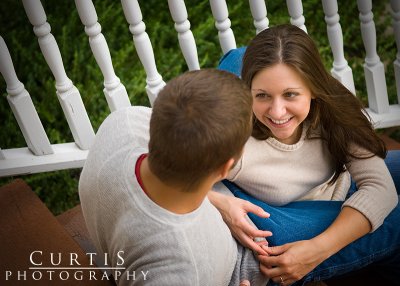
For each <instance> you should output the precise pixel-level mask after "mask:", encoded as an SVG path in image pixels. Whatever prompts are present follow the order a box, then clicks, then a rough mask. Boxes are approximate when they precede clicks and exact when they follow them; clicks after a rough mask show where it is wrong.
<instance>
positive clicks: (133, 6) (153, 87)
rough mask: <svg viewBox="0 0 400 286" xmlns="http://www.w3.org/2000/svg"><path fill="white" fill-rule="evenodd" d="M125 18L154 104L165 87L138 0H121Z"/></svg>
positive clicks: (151, 101)
mask: <svg viewBox="0 0 400 286" xmlns="http://www.w3.org/2000/svg"><path fill="white" fill-rule="evenodd" d="M121 2H122V8H123V10H124V14H125V18H126V20H127V22H128V23H129V31H130V32H131V34H132V35H133V41H134V43H135V47H136V52H137V54H138V56H139V59H140V61H141V63H142V65H143V67H144V69H145V71H146V75H147V77H146V83H147V85H146V91H147V95H148V97H149V100H150V103H151V104H153V102H154V100H155V99H156V97H157V94H158V93H159V92H160V90H161V89H162V88H163V87H164V86H165V82H164V81H163V79H162V77H161V75H160V74H159V73H158V71H157V67H156V61H155V59H154V52H153V47H152V46H151V42H150V39H149V35H147V33H146V25H145V24H144V22H143V21H142V19H143V17H142V12H141V10H140V7H139V3H138V1H137V0H121Z"/></svg>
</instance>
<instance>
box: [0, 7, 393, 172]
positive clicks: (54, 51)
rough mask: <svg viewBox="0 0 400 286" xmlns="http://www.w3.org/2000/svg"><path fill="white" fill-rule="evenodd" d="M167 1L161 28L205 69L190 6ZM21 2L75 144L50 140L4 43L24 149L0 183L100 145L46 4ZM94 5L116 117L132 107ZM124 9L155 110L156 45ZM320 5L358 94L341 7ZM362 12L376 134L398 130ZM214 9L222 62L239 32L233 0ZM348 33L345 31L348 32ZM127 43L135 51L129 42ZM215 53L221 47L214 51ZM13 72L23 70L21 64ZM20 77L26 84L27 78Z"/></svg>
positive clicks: (8, 156) (339, 74) (296, 14)
mask: <svg viewBox="0 0 400 286" xmlns="http://www.w3.org/2000/svg"><path fill="white" fill-rule="evenodd" d="M164 1H168V7H169V9H170V14H171V16H172V20H173V21H169V22H167V23H160V24H161V25H164V26H167V25H169V26H170V28H171V31H172V33H173V34H176V33H177V34H178V41H179V46H180V49H181V52H182V55H183V57H184V58H185V61H186V64H187V66H188V69H189V70H193V69H199V68H201V66H200V63H202V61H201V57H200V58H199V55H198V51H200V49H198V46H196V40H195V35H196V33H195V28H196V25H197V23H195V22H193V27H191V23H190V21H189V20H190V19H189V18H190V17H189V15H190V10H189V5H186V4H185V1H184V0H164ZM22 3H23V6H24V8H25V11H26V14H27V16H28V19H29V21H30V22H31V24H32V25H33V27H34V28H33V30H34V34H35V35H36V36H37V37H38V42H39V46H40V49H41V51H42V54H43V56H44V58H45V60H46V62H47V64H48V66H49V68H50V70H51V72H52V74H53V76H54V78H55V83H56V85H55V86H56V94H57V97H58V99H59V101H60V105H61V107H62V109H63V111H64V114H65V117H66V120H67V122H68V125H69V128H70V130H71V132H72V135H73V138H74V142H68V143H61V144H51V143H50V141H51V140H49V138H48V137H47V135H46V132H45V128H44V127H43V125H42V123H41V121H40V118H39V116H40V112H39V115H38V112H37V111H36V109H35V106H34V103H33V102H34V101H32V99H31V96H30V94H29V92H28V91H27V90H26V89H25V87H24V84H23V83H22V82H20V80H19V79H18V77H17V74H18V72H19V71H18V70H14V65H13V63H12V59H11V58H14V59H18V57H17V56H15V57H14V56H13V47H12V46H10V43H9V48H10V50H8V49H7V46H6V44H5V42H4V41H3V39H2V38H1V37H0V73H1V74H2V76H3V77H4V79H5V82H6V85H7V93H8V96H7V99H8V102H9V104H10V106H11V110H12V112H13V114H14V115H15V117H16V120H17V123H18V125H19V129H20V130H21V132H22V134H23V136H24V138H25V141H26V147H23V148H5V146H1V147H3V148H0V177H4V176H11V175H18V174H27V173H37V172H47V171H54V170H61V169H68V168H80V167H82V166H83V163H84V161H85V159H86V156H87V153H88V150H89V148H90V146H91V144H92V142H93V140H94V130H93V128H92V125H91V123H90V120H89V117H88V114H87V112H86V110H85V106H84V105H83V101H82V98H81V96H80V93H79V91H78V89H77V88H76V87H75V85H74V84H73V83H72V81H71V80H70V78H68V76H67V71H65V69H64V64H63V60H62V58H61V53H60V50H59V47H58V44H57V42H56V40H55V38H54V36H53V35H52V33H51V28H50V24H49V23H48V22H47V16H46V14H45V11H44V8H43V6H42V4H41V2H40V0H23V1H22ZM94 3H96V2H95V1H94V2H92V0H75V5H76V9H77V11H78V14H79V18H80V20H81V22H82V24H83V25H84V29H85V33H86V35H87V36H88V38H89V45H90V48H91V50H92V53H93V56H94V58H95V60H96V62H97V64H98V66H99V68H100V70H101V72H102V74H103V77H104V82H103V85H104V90H103V91H104V94H105V97H106V100H107V103H108V106H109V108H110V110H111V111H113V110H116V109H119V108H124V107H126V106H129V105H130V100H129V97H128V93H127V90H126V88H125V86H124V84H123V83H122V82H121V80H120V79H119V78H118V77H117V75H116V73H115V71H114V67H113V65H112V59H111V53H110V50H109V47H108V44H107V41H106V37H105V35H106V32H104V33H105V34H104V35H103V33H102V29H101V25H100V22H99V19H98V16H97V12H96V8H95V6H94ZM228 4H230V3H228ZM284 4H285V2H282V5H284ZM121 5H122V9H123V13H124V15H125V18H126V22H127V23H128V24H126V26H125V28H126V32H127V33H130V34H131V35H132V38H133V43H134V47H135V50H136V53H137V55H138V57H139V60H140V62H141V64H142V66H143V68H144V71H145V73H146V86H145V87H144V88H145V89H146V92H147V95H148V98H149V100H150V104H152V103H153V102H154V100H155V98H156V96H157V95H158V93H159V91H160V90H161V89H162V88H163V87H164V86H165V82H164V80H163V77H162V76H161V74H160V73H159V72H158V67H157V65H156V58H155V53H154V51H153V46H152V42H151V41H150V38H149V35H148V33H147V32H146V25H145V21H144V20H143V16H142V11H141V7H140V5H139V1H138V0H121ZM321 5H322V8H323V12H324V14H325V23H326V28H327V38H328V40H329V43H330V47H331V52H332V59H333V65H332V69H331V73H332V75H333V76H334V77H335V78H337V79H338V80H339V81H341V82H342V83H343V84H344V85H345V86H346V87H347V88H348V89H349V90H351V91H352V92H353V93H355V92H356V89H355V87H354V79H353V72H354V71H355V70H356V69H355V68H354V67H353V65H351V66H352V67H353V71H352V68H351V67H350V65H349V63H348V61H347V60H351V59H350V58H347V59H346V48H345V45H346V43H343V31H342V26H341V25H340V15H339V11H340V9H339V8H341V7H338V3H337V1H335V0H322V4H321ZM143 7H144V6H143ZM357 7H358V10H359V20H360V26H361V35H362V40H363V43H364V46H365V65H364V70H365V71H364V74H363V75H357V76H365V81H366V86H367V92H368V105H369V108H368V109H367V112H368V114H369V115H370V116H371V119H372V121H373V122H374V124H375V127H376V128H385V127H392V126H400V104H399V103H394V104H389V100H388V92H387V90H388V89H387V86H386V82H385V68H384V65H383V63H382V61H381V59H380V58H379V55H378V52H377V36H379V35H376V31H375V24H374V21H373V13H372V1H371V0H358V1H357ZM390 7H391V13H392V23H393V30H394V39H395V41H396V45H397V55H396V58H395V59H392V60H391V61H393V65H394V71H395V76H396V83H397V98H398V102H400V2H399V1H398V0H391V1H390ZM157 8H158V6H154V7H152V9H157ZM249 8H250V9H249V11H243V13H249V16H251V17H252V19H253V26H252V25H250V27H249V29H251V30H254V32H255V33H259V32H260V31H262V30H264V29H268V26H269V25H270V20H272V17H274V15H269V17H267V5H266V1H264V0H249ZM286 8H287V11H288V16H289V17H288V21H290V22H291V23H292V24H294V25H296V26H299V27H300V28H302V29H303V30H305V31H306V32H307V29H306V25H305V20H306V19H305V17H304V15H303V3H302V1H301V0H286ZM344 8H346V7H344ZM209 9H210V12H211V13H204V17H208V18H207V19H206V20H207V21H211V22H212V21H214V23H215V27H216V30H215V35H216V36H215V38H217V36H218V40H219V44H220V49H221V50H222V52H220V55H221V56H222V55H224V54H225V53H227V52H229V51H230V50H231V49H234V48H236V39H235V36H234V32H233V30H234V29H235V27H234V25H232V23H231V19H230V18H229V10H228V5H227V1H225V0H209ZM50 13H51V11H50ZM270 18H271V19H270ZM100 19H101V18H100ZM311 20H313V21H315V19H307V21H308V23H310V21H311ZM321 21H322V19H321ZM271 22H273V21H271ZM174 29H175V31H174ZM344 29H346V27H343V30H344ZM255 33H254V34H255ZM56 36H57V35H56ZM71 36H75V35H71ZM4 38H7V37H4ZM202 40H207V39H202ZM248 40H250V39H248ZM154 41H155V42H156V41H157V39H154ZM199 42H200V41H199ZM128 44H129V45H131V43H129V42H128ZM344 44H345V45H344ZM215 49H219V48H218V47H215ZM360 53H364V51H360ZM10 54H11V55H10ZM385 63H386V60H385ZM15 66H16V67H17V66H18V65H15ZM135 72H136V71H135V70H132V73H135ZM163 73H164V71H163ZM20 78H21V79H22V77H20ZM133 78H134V77H133ZM99 84H101V83H99ZM78 86H80V85H78ZM82 86H84V84H82ZM126 86H128V85H126ZM31 92H32V91H31ZM32 96H34V95H32ZM47 96H51V95H47ZM0 123H1V122H0ZM45 127H47V126H45Z"/></svg>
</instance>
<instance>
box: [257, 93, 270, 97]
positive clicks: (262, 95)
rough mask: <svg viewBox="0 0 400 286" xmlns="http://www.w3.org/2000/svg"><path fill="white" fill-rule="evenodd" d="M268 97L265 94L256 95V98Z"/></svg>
mask: <svg viewBox="0 0 400 286" xmlns="http://www.w3.org/2000/svg"><path fill="white" fill-rule="evenodd" d="M267 96H268V95H266V94H265V93H257V94H256V98H266V97H267Z"/></svg>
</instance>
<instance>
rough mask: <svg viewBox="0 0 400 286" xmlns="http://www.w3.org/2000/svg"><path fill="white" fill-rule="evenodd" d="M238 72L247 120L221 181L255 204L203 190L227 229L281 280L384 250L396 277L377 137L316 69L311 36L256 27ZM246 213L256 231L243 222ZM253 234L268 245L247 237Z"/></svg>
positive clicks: (389, 185)
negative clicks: (239, 152)
mask: <svg viewBox="0 0 400 286" xmlns="http://www.w3.org/2000/svg"><path fill="white" fill-rule="evenodd" d="M241 76H242V79H243V80H244V81H245V82H246V83H247V84H248V85H249V86H250V87H251V90H252V94H253V113H254V117H255V120H254V127H253V133H252V137H251V138H250V139H249V141H248V142H247V143H246V146H245V148H244V152H243V156H242V158H241V160H240V161H239V162H238V164H237V165H236V166H235V168H234V169H233V170H232V171H231V173H230V176H229V180H230V181H233V182H234V183H235V184H236V185H237V186H239V187H240V188H242V189H244V190H245V193H243V192H241V191H240V190H238V188H237V186H236V185H233V184H231V183H229V182H226V185H227V186H228V188H229V189H231V190H232V191H233V192H234V193H235V195H236V196H238V197H242V198H244V199H245V200H249V201H251V202H253V203H254V204H256V205H259V206H261V207H262V208H259V207H256V206H254V205H253V204H251V203H249V202H245V201H243V200H239V199H234V198H226V197H223V196H222V195H220V194H216V193H214V192H213V193H211V194H210V196H209V197H210V200H211V201H212V202H213V204H214V205H215V206H216V207H217V208H218V209H219V210H220V212H221V214H222V215H223V217H224V220H225V221H226V222H227V224H228V225H229V227H230V229H231V231H232V233H233V234H234V236H235V237H236V238H237V239H238V240H240V241H241V242H242V244H244V245H245V246H248V247H250V248H252V249H253V250H255V251H257V252H258V253H259V254H263V255H260V256H259V259H260V262H261V266H260V268H261V271H262V272H263V273H264V274H265V275H267V276H268V277H270V278H271V279H272V280H273V281H274V282H276V283H280V284H281V285H290V284H292V283H294V282H296V281H298V280H300V279H303V280H302V281H303V282H306V281H311V280H323V279H328V278H330V277H332V276H335V275H339V274H344V273H345V272H348V271H352V270H356V269H359V268H362V267H364V266H366V265H368V264H370V263H372V262H375V261H378V260H382V259H389V258H390V259H392V260H393V261H392V262H391V263H390V265H385V271H386V272H387V275H388V278H389V277H390V275H391V274H390V272H391V271H392V273H393V276H396V275H395V274H396V273H399V272H398V271H399V269H398V268H399V265H400V257H399V256H400V255H399V249H400V234H399V233H400V230H399V227H397V226H396V225H397V224H398V221H400V210H398V209H399V208H398V207H396V206H397V203H398V195H397V193H396V188H395V185H394V182H393V179H392V177H391V175H390V173H389V171H388V169H387V167H386V164H385V162H384V158H385V156H386V148H385V145H384V143H383V142H382V140H380V138H379V137H378V136H377V135H376V133H375V132H374V129H373V126H372V125H371V123H370V121H369V120H368V118H367V117H366V116H365V113H364V112H363V107H362V105H361V103H360V102H359V100H358V99H357V98H356V97H355V96H354V95H353V94H352V93H351V92H350V91H348V90H347V89H346V88H345V87H344V86H343V85H342V84H341V83H340V82H338V81H337V80H336V79H334V78H333V77H332V76H331V75H330V74H329V73H328V72H327V71H326V70H325V68H324V66H323V63H322V61H321V59H320V56H319V53H318V50H317V48H316V46H315V44H314V42H313V41H312V39H311V38H310V37H309V36H308V35H307V34H306V33H305V32H303V31H302V30H301V29H299V28H297V27H295V26H292V25H281V26H276V27H271V28H269V29H267V30H264V31H263V32H261V33H259V34H258V35H257V36H256V37H255V38H254V39H253V40H252V41H251V43H250V45H249V46H248V48H247V49H246V52H245V54H244V57H243V67H242V73H241ZM399 157H400V156H399ZM350 176H351V178H350ZM351 180H353V183H352V182H351ZM316 201H318V202H316ZM320 201H324V202H320ZM280 206H285V207H284V208H281V207H280ZM394 209H395V211H393V212H392V210H394ZM248 212H251V213H254V214H256V215H257V216H258V217H257V216H250V217H251V218H252V219H253V221H254V222H255V224H256V225H257V227H258V228H259V229H261V230H256V229H254V228H252V227H251V226H250V225H249V224H248V223H247V222H246V220H245V219H244V215H245V214H247V213H248ZM391 212H392V214H391V215H389V214H390V213H391ZM269 215H270V218H268V219H265V218H267V217H269ZM388 216H389V217H388ZM387 217H388V218H387ZM385 218H387V219H386V221H385V223H384V220H385ZM396 220H397V223H396ZM280 224H281V225H280ZM382 224H383V226H382ZM271 232H272V234H274V236H272V237H268V236H271ZM285 232H286V233H285ZM389 234H390V235H391V236H390V237H389ZM260 236H262V237H268V240H269V243H270V245H274V247H265V246H261V245H260V243H258V244H257V243H255V242H254V241H253V238H255V237H260ZM350 244H351V245H350ZM265 254H267V255H265ZM393 283H395V279H394V280H393ZM397 283H398V282H397Z"/></svg>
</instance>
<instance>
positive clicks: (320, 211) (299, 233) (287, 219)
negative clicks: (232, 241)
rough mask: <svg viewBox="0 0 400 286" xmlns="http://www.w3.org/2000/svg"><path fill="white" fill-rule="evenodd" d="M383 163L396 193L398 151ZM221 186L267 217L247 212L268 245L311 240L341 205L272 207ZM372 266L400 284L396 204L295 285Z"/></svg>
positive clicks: (399, 163) (353, 188) (399, 167)
mask: <svg viewBox="0 0 400 286" xmlns="http://www.w3.org/2000/svg"><path fill="white" fill-rule="evenodd" d="M385 162H386V164H387V166H388V169H389V171H390V173H391V175H392V177H393V180H394V182H395V185H396V189H397V191H398V193H399V190H400V150H396V151H389V152H388V156H387V158H386V159H385ZM223 183H224V184H225V185H226V186H227V187H228V188H229V189H230V190H231V191H232V193H233V194H234V195H235V196H236V197H239V198H242V199H244V200H247V201H250V202H252V203H253V204H255V205H258V206H260V207H262V208H263V209H264V210H265V211H266V212H268V213H270V214H271V216H270V218H268V219H264V218H260V217H258V216H256V215H253V214H251V213H249V217H250V219H251V220H252V221H253V222H254V223H255V225H256V226H257V227H258V228H259V229H263V230H270V231H272V233H273V234H274V235H273V236H271V237H268V242H269V244H270V245H272V246H273V245H282V244H285V243H288V242H293V241H298V240H305V239H311V238H313V237H315V236H316V235H318V234H320V233H321V232H323V231H324V230H325V229H326V228H327V227H328V226H329V225H331V224H332V222H333V221H334V220H335V218H336V217H337V215H338V214H339V212H340V210H341V206H342V203H343V202H338V201H301V202H293V203H290V204H287V205H285V206H282V207H275V206H270V205H268V204H266V203H264V202H262V201H259V200H257V199H255V198H253V197H252V196H249V195H248V194H246V193H245V192H243V190H241V189H240V188H239V187H238V186H236V185H235V184H233V183H231V182H229V181H227V180H225V181H223ZM354 191H356V186H355V184H354V183H353V184H352V186H351V188H350V190H349V193H350V194H351V193H353V192H354ZM372 263H374V265H376V267H377V268H380V267H381V268H382V269H384V271H382V275H384V277H385V279H386V280H388V281H391V282H393V284H391V285H400V205H399V204H398V205H397V206H396V208H395V209H394V210H393V211H392V212H391V213H390V214H389V216H388V217H387V218H386V219H385V221H384V223H383V225H382V226H381V227H379V228H378V229H377V230H375V231H374V232H373V233H369V234H367V235H365V236H363V237H362V238H360V239H358V240H356V241H354V242H353V243H351V244H349V245H348V246H346V247H345V248H343V249H342V250H340V251H339V252H338V253H336V254H335V255H333V256H331V257H330V258H328V259H327V260H325V261H324V262H323V263H321V264H320V265H318V266H317V267H316V268H315V269H314V270H313V271H311V272H310V273H309V274H307V275H306V276H305V277H304V278H303V279H302V280H301V281H299V282H297V283H296V285H303V284H305V283H306V282H309V281H320V280H326V279H329V278H332V277H336V276H339V275H343V274H345V273H348V272H351V271H355V270H359V269H361V268H364V267H366V266H367V265H369V264H372ZM374 267H375V266H374Z"/></svg>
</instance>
